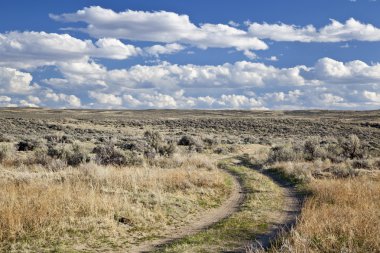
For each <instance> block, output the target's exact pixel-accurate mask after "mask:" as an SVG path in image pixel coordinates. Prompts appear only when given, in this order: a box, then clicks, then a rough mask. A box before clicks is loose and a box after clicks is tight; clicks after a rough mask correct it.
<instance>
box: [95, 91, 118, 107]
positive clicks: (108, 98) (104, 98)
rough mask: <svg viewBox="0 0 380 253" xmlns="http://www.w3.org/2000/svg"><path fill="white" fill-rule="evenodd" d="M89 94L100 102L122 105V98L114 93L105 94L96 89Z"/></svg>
mask: <svg viewBox="0 0 380 253" xmlns="http://www.w3.org/2000/svg"><path fill="white" fill-rule="evenodd" d="M89 96H90V97H91V98H94V99H95V100H96V101H97V102H98V103H100V104H107V105H122V103H123V102H122V101H123V100H122V98H121V97H118V96H115V95H113V94H105V93H100V92H95V91H90V92H89Z"/></svg>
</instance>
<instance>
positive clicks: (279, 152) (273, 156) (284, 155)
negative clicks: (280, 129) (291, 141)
mask: <svg viewBox="0 0 380 253" xmlns="http://www.w3.org/2000/svg"><path fill="white" fill-rule="evenodd" d="M296 159H297V155H296V152H295V151H294V150H293V149H292V148H291V147H290V146H276V147H273V148H271V150H270V152H269V157H268V161H269V162H270V163H274V162H289V161H295V160H296Z"/></svg>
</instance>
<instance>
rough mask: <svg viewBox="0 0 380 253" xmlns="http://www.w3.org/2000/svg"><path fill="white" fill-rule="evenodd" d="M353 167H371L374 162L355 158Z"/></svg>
mask: <svg viewBox="0 0 380 253" xmlns="http://www.w3.org/2000/svg"><path fill="white" fill-rule="evenodd" d="M352 167H353V168H355V169H371V168H372V164H371V162H370V161H369V160H367V159H355V160H353V161H352Z"/></svg>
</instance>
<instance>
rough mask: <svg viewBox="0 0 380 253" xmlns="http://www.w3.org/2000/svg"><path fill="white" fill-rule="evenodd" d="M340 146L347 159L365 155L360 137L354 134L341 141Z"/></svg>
mask: <svg viewBox="0 0 380 253" xmlns="http://www.w3.org/2000/svg"><path fill="white" fill-rule="evenodd" d="M341 147H342V149H343V155H344V156H345V157H346V158H349V159H355V158H364V157H365V156H366V150H365V149H364V146H363V145H362V143H361V141H360V139H359V137H358V136H356V135H353V134H352V135H350V136H349V137H348V138H346V139H343V140H342V141H341Z"/></svg>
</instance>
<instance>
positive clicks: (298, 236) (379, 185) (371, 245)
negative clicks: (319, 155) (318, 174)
mask: <svg viewBox="0 0 380 253" xmlns="http://www.w3.org/2000/svg"><path fill="white" fill-rule="evenodd" d="M309 188H310V190H311V191H312V193H313V195H312V197H310V198H309V199H308V200H307V201H306V203H305V205H304V207H303V209H302V214H301V217H300V219H299V222H298V224H297V226H296V227H295V228H294V229H293V230H292V231H291V232H290V234H288V235H286V236H285V237H283V238H282V239H281V240H279V242H277V243H276V244H275V247H274V249H272V252H380V234H379V231H380V177H379V176H377V177H366V176H363V177H356V178H350V179H323V180H314V181H312V182H310V183H309Z"/></svg>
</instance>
